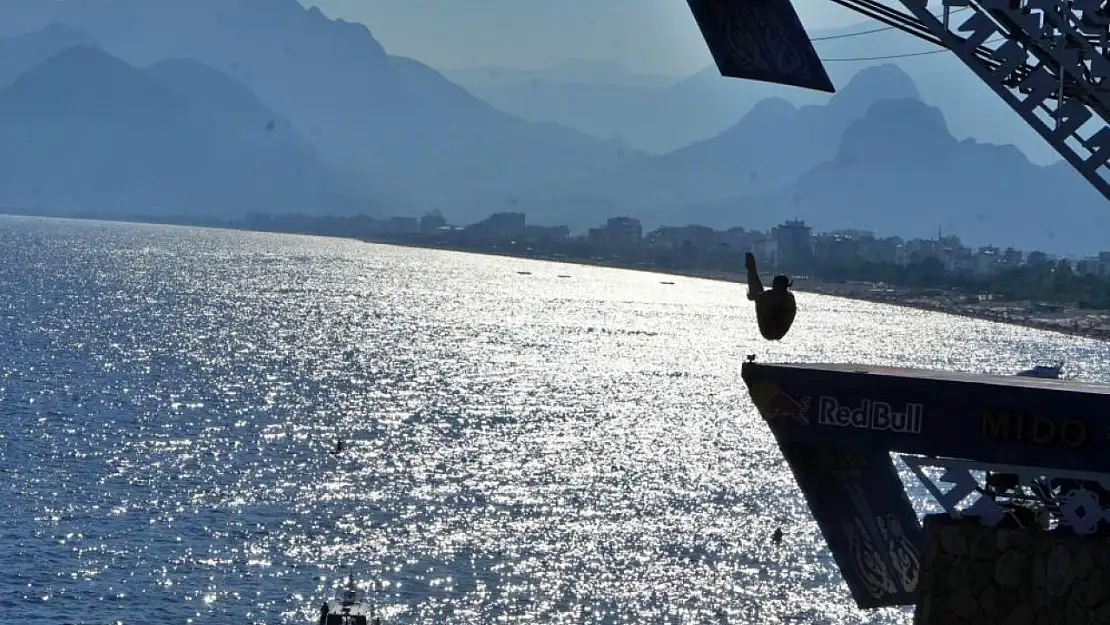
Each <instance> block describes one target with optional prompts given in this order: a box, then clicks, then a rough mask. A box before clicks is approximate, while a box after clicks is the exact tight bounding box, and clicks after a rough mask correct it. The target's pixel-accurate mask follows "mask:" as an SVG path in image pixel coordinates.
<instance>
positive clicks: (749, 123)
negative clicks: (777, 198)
mask: <svg viewBox="0 0 1110 625" xmlns="http://www.w3.org/2000/svg"><path fill="white" fill-rule="evenodd" d="M917 96H918V93H917V89H916V87H915V86H914V84H913V81H912V80H911V79H910V78H909V77H908V76H907V75H906V74H905V73H904V72H902V71H901V70H900V69H898V68H897V67H896V66H893V65H883V66H877V67H873V68H868V69H867V70H865V71H863V72H860V73H859V74H857V75H856V76H855V77H854V78H853V79H852V81H851V82H850V83H849V84H848V85H846V86H845V87H843V88H842V89H841V90H840V92H839V93H837V94H836V95H835V96H834V97H833V98H832V99H831V100H830V101H829V103H828V104H826V105H823V106H819V105H810V106H804V107H801V108H800V109H799V108H795V107H794V106H792V105H791V104H790V103H788V102H786V101H785V100H781V99H778V98H770V99H767V100H763V101H762V102H760V103H759V104H757V105H756V106H755V108H753V109H752V110H751V111H750V112H749V113H748V114H747V115H745V116H744V117H743V118H742V119H740V121H738V122H737V123H736V124H734V125H733V126H732V127H730V128H728V129H726V130H725V131H724V132H722V133H721V134H719V135H717V136H715V137H712V138H710V139H706V140H704V141H699V142H697V143H694V144H692V145H689V146H687V147H684V148H681V149H678V150H675V151H673V152H670V153H668V154H664V155H662V156H657V157H654V158H650V159H643V160H641V161H638V162H636V163H632V164H629V165H627V166H625V167H623V168H620V169H618V170H615V171H611V172H607V173H606V174H605V175H603V176H594V177H591V178H588V179H583V180H579V181H576V182H575V183H574V184H573V189H574V191H573V192H574V194H576V195H578V196H584V197H592V198H595V200H597V201H604V202H609V203H612V204H615V205H618V206H625V207H627V208H628V209H631V210H637V211H644V210H650V209H653V208H659V207H663V206H682V205H687V204H691V203H699V202H709V201H713V200H717V199H723V198H728V197H734V196H737V195H741V194H746V193H754V192H760V191H769V190H772V189H776V188H779V187H783V186H785V185H788V184H791V183H793V182H794V181H795V180H797V179H798V177H799V176H801V175H802V174H803V173H805V172H806V171H808V170H809V169H811V168H812V167H814V166H816V165H817V164H819V163H821V162H824V161H827V160H831V159H832V158H833V157H834V156H835V155H836V152H837V148H838V146H839V145H840V140H841V136H842V135H843V133H844V131H845V130H846V129H847V128H848V127H849V126H850V125H851V124H852V123H853V122H855V121H856V120H858V119H860V118H862V117H863V116H864V114H865V113H866V112H867V110H868V109H869V108H870V107H871V105H872V104H873V103H875V102H877V101H879V100H881V99H883V98H889V97H917ZM563 195H565V190H564V189H562V188H552V189H548V190H547V191H546V193H537V194H536V195H532V196H529V202H528V203H527V204H526V206H531V207H533V210H535V211H538V212H554V213H556V214H562V211H560V210H558V209H557V208H556V206H558V205H559V204H563V203H565V201H564V200H563V199H562V198H563Z"/></svg>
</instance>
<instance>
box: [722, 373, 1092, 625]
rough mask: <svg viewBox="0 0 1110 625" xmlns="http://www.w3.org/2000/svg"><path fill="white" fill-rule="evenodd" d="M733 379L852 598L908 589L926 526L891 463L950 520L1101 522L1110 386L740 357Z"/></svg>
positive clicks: (879, 599)
mask: <svg viewBox="0 0 1110 625" xmlns="http://www.w3.org/2000/svg"><path fill="white" fill-rule="evenodd" d="M742 378H743V380H744V382H745V384H746V385H747V387H748V390H749V393H750V394H751V397H752V401H753V402H754V404H755V406H756V408H757V409H758V410H759V412H760V415H761V416H762V417H763V419H764V421H765V422H766V423H767V425H768V427H770V429H771V432H772V433H773V434H774V436H775V439H776V441H777V442H778V445H779V448H780V449H781V451H782V454H783V457H784V458H785V459H786V462H787V464H788V465H789V466H790V469H791V471H792V472H793V474H794V477H795V479H796V481H797V483H798V486H799V487H800V488H801V491H802V493H803V495H804V496H805V499H806V502H807V503H808V505H809V508H810V511H811V512H812V513H813V516H814V517H815V519H816V521H817V524H818V526H819V527H820V529H821V532H822V534H823V535H824V538H825V540H826V542H827V544H828V546H829V549H830V550H831V551H832V554H833V557H834V559H835V560H836V563H837V566H838V567H839V568H840V571H841V574H842V575H843V577H844V580H845V581H846V582H847V584H848V587H849V588H850V590H851V592H852V595H853V598H854V599H855V601H856V604H857V605H858V606H859V607H861V608H865V609H866V608H877V607H883V606H894V605H912V604H915V603H916V602H917V600H918V597H919V582H920V580H921V577H922V569H923V560H924V556H925V545H924V544H923V543H924V533H923V530H922V524H921V522H920V521H919V516H918V512H917V511H916V510H915V509H914V507H913V504H912V503H911V500H910V498H909V496H908V494H907V492H906V487H905V483H904V482H903V479H902V477H901V476H900V474H899V472H898V470H897V468H896V462H898V463H902V464H904V465H905V467H906V468H908V469H909V471H910V473H912V476H913V477H912V478H911V482H910V483H912V479H916V480H917V481H919V482H920V484H921V486H922V487H923V489H924V491H925V492H927V493H929V494H930V495H931V496H932V498H933V499H934V500H935V501H936V502H937V504H939V505H940V507H942V508H943V509H944V511H945V512H947V513H948V514H949V515H951V516H952V517H953V518H961V519H965V520H970V519H976V520H978V521H979V524H981V525H984V526H988V527H989V526H998V525H1011V526H1012V525H1014V524H1015V523H1016V524H1018V525H1021V523H1022V519H1024V520H1025V521H1024V522H1025V523H1027V524H1031V521H1030V520H1031V519H1034V518H1037V519H1038V520H1037V525H1038V527H1039V529H1047V528H1048V527H1050V526H1052V527H1056V528H1058V530H1057V531H1060V532H1064V533H1067V534H1070V535H1084V534H1093V533H1096V532H1098V533H1103V532H1105V531H1106V530H1108V529H1110V490H1108V489H1110V419H1108V418H1106V417H1107V415H1106V412H1108V411H1110V410H1108V409H1110V386H1105V385H1098V384H1089V383H1083V382H1074V381H1066V380H1053V379H1040V378H1031V377H1021V376H998V375H981V374H971V373H958V372H950V371H930V370H915V369H904V368H893V367H881V366H870V365H856V364H769V363H758V362H755V361H754V360H753V359H751V358H749V361H748V362H745V363H744V365H743V368H742ZM1041 525H1043V527H1040V526H1041Z"/></svg>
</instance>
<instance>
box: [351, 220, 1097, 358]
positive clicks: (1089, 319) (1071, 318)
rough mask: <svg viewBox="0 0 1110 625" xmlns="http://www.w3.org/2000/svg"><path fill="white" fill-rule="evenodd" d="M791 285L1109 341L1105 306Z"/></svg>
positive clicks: (596, 263) (739, 278)
mask: <svg viewBox="0 0 1110 625" xmlns="http://www.w3.org/2000/svg"><path fill="white" fill-rule="evenodd" d="M357 240H361V241H364V242H366V243H374V244H379V245H396V246H398V247H413V248H421V249H435V250H444V251H452V252H463V253H468V254H481V255H484V256H501V257H505V258H521V259H526V260H543V261H549V262H555V263H561V264H565V265H582V266H587V267H605V268H609V269H629V270H632V271H643V272H646V273H653V274H657V275H660V276H674V277H683V278H698V279H701V280H715V281H720V282H735V283H738V284H740V285H744V284H746V283H747V276H746V274H744V273H739V272H724V271H702V270H675V269H667V268H663V267H657V266H655V265H651V264H647V263H643V264H638V263H622V262H620V261H614V260H607V259H585V258H570V257H562V256H548V255H541V254H521V253H514V252H510V251H504V250H488V249H481V250H479V249H461V248H457V247H450V246H441V245H427V244H419V243H415V244H414V243H408V242H397V241H388V240H368V239H357ZM768 277H769V276H768ZM769 281H770V280H767V282H769ZM793 288H794V290H795V291H797V292H799V293H816V294H819V295H828V296H831V297H843V298H846V299H853V300H859V301H865V302H872V303H876V304H887V305H891V306H900V307H903V308H912V309H914V310H924V311H929V312H938V313H945V314H949V315H955V316H958V317H967V318H969V319H981V320H983V321H992V322H995V323H1004V324H1007V325H1013V326H1020V327H1023V328H1031V329H1034V330H1044V331H1048V332H1055V333H1058V334H1063V335H1066V336H1075V337H1080V338H1088V339H1093V340H1097V341H1108V342H1110V311H1107V310H1084V309H1079V308H1075V307H1073V306H1067V305H1063V304H1047V303H1039V302H1019V301H1002V300H992V299H983V300H981V299H979V297H978V296H972V297H973V298H974V301H969V298H968V295H967V294H963V293H958V292H956V291H953V290H950V289H910V288H905V287H894V286H889V285H883V286H876V285H874V284H871V283H863V282H846V283H831V282H822V281H819V280H812V279H808V278H798V279H797V280H795V285H794V287H793Z"/></svg>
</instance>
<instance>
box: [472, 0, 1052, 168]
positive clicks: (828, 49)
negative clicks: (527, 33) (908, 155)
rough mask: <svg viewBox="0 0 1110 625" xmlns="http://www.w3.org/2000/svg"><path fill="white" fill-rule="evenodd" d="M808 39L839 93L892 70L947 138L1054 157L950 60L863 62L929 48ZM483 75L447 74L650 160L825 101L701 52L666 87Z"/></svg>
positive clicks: (500, 103) (904, 40) (894, 40)
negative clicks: (757, 119) (738, 71)
mask: <svg viewBox="0 0 1110 625" xmlns="http://www.w3.org/2000/svg"><path fill="white" fill-rule="evenodd" d="M957 11H959V9H957ZM876 29H878V30H876ZM861 33H862V34H861ZM810 35H811V36H812V37H813V38H815V39H816V41H815V42H814V46H815V48H816V50H817V52H818V54H819V55H820V56H821V57H822V58H823V59H829V61H828V62H827V63H826V69H827V70H828V72H829V75H830V77H831V78H832V80H833V84H834V85H836V87H837V89H843V88H844V86H845V85H847V84H848V82H849V81H850V80H851V79H852V76H854V75H855V74H856V73H857V72H860V71H864V70H866V69H867V68H868V67H871V66H874V65H877V64H886V63H894V64H896V65H898V67H900V68H901V69H902V70H903V71H905V72H906V73H907V74H909V75H910V76H911V77H912V78H913V80H914V82H915V83H916V84H917V85H918V88H919V89H920V91H921V94H922V99H923V100H924V101H925V102H927V103H929V104H931V105H934V106H938V107H940V109H941V110H942V111H943V112H944V114H945V116H946V117H947V118H948V119H949V125H950V127H951V129H952V132H953V134H954V135H955V136H957V137H961V138H964V137H970V138H974V139H977V140H979V141H984V142H989V143H998V144H1014V145H1017V146H1018V147H1019V148H1020V149H1021V150H1022V151H1023V152H1025V153H1026V154H1027V155H1029V156H1030V158H1032V159H1033V160H1034V161H1035V162H1038V163H1042V164H1048V163H1052V162H1055V161H1057V160H1059V155H1057V154H1056V152H1055V151H1054V150H1053V149H1052V148H1051V147H1049V146H1048V145H1047V144H1046V143H1045V141H1044V140H1043V139H1042V138H1041V137H1040V136H1039V135H1038V134H1037V133H1036V132H1035V131H1033V130H1031V129H1029V128H1028V127H1027V126H1026V125H1025V122H1024V121H1022V119H1021V118H1020V117H1019V116H1018V115H1017V114H1016V113H1014V112H1013V111H1011V110H1009V107H1008V106H1006V104H1005V103H1004V102H1002V100H1001V99H1000V98H999V97H998V96H997V95H996V94H995V93H994V92H993V91H991V90H990V89H989V88H988V87H986V86H985V85H983V84H982V83H981V82H980V80H979V79H978V78H977V77H976V76H975V74H974V73H973V72H972V71H971V70H969V69H968V68H967V67H965V66H964V65H963V64H962V63H961V62H960V61H959V60H958V59H957V58H955V56H954V55H952V54H951V53H945V52H941V53H938V54H929V55H923V56H910V57H905V58H901V59H893V60H866V59H868V58H870V57H876V56H879V57H881V56H886V55H892V54H900V53H904V52H906V53H917V52H922V51H929V50H934V49H935V48H933V47H931V46H929V45H928V44H926V43H924V42H921V41H918V40H916V39H913V38H912V37H910V36H909V35H906V34H905V33H902V32H901V31H898V30H895V29H890V28H886V29H884V28H883V27H882V25H881V24H878V23H875V22H867V21H864V22H860V23H858V24H853V25H850V26H847V27H844V28H838V29H831V30H814V31H811V32H810ZM837 59H863V60H855V61H846V62H844V61H838V60H837ZM487 69H490V70H491V71H493V72H494V73H495V74H496V76H497V80H491V79H490V78H489V77H488V75H483V73H482V71H481V70H468V71H467V72H454V73H451V74H450V77H451V78H452V79H453V80H456V81H457V82H458V83H459V84H461V85H462V86H464V87H466V88H467V89H468V90H469V91H470V92H471V93H473V94H475V95H477V96H478V97H480V98H482V99H484V100H486V101H487V102H490V103H491V104H493V105H495V106H497V107H498V108H500V109H502V110H504V111H507V112H509V113H512V114H514V115H517V116H519V117H522V118H524V119H532V120H537V121H550V122H557V123H560V124H564V125H566V126H570V127H572V128H577V129H579V130H581V131H582V132H585V133H588V134H590V135H593V136H595V137H600V138H610V137H616V136H619V137H621V138H622V139H623V140H625V141H627V142H628V143H629V144H630V145H631V146H633V147H635V148H640V149H644V150H647V151H649V152H652V153H655V154H662V153H665V152H670V151H673V150H676V149H678V148H681V147H684V146H686V145H689V144H691V143H694V142H697V141H702V140H705V139H708V138H710V137H713V136H715V135H717V134H719V133H721V132H723V131H724V130H725V129H727V128H728V127H730V126H732V125H733V124H735V123H736V122H737V120H739V119H740V118H741V117H743V116H744V115H746V114H747V113H748V112H749V111H751V109H752V108H753V107H754V106H755V105H756V103H758V102H760V101H762V100H764V99H766V98H772V97H773V98H780V99H782V100H785V101H786V102H789V103H790V104H792V105H794V106H796V107H800V106H806V105H811V104H823V103H825V102H827V101H828V96H827V94H821V93H816V92H810V91H805V90H802V89H798V88H794V87H785V86H779V85H771V84H767V83H760V82H755V81H744V80H735V79H731V78H722V77H721V75H720V73H719V72H718V70H717V68H716V67H715V66H712V64H711V63H710V62H709V58H708V53H707V56H706V67H705V69H704V70H702V71H700V72H697V73H695V74H693V75H691V76H689V77H686V78H685V79H683V80H680V81H677V82H674V83H673V84H670V85H668V86H658V85H649V84H644V83H633V82H630V81H629V80H628V79H627V78H620V77H614V78H612V79H610V80H608V81H597V82H592V81H591V82H580V83H569V84H568V83H564V82H562V81H559V80H551V79H542V78H541V79H538V78H537V77H536V74H535V73H532V72H524V71H513V70H507V69H504V68H500V69H495V68H487Z"/></svg>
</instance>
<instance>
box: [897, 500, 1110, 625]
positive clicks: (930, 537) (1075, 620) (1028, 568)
mask: <svg viewBox="0 0 1110 625" xmlns="http://www.w3.org/2000/svg"><path fill="white" fill-rule="evenodd" d="M924 538H925V562H924V565H923V569H922V576H921V586H920V593H921V594H920V597H919V598H918V603H917V612H916V614H915V618H914V623H915V625H995V624H997V625H1089V624H1094V623H1098V624H1103V623H1105V624H1107V625H1110V536H1077V535H1075V534H1071V533H1066V534H1065V533H1059V532H1047V531H1041V530H1023V529H1017V528H991V527H983V526H982V525H980V524H979V523H978V522H977V521H975V520H971V519H964V520H957V519H952V518H950V517H949V516H948V515H931V516H927V517H926V518H925V536H924Z"/></svg>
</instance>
